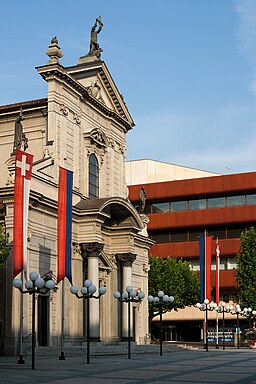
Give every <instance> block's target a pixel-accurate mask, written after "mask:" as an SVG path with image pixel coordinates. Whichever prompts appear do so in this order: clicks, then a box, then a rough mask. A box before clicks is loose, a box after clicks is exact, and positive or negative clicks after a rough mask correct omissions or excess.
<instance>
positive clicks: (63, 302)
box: [59, 278, 65, 360]
mask: <svg viewBox="0 0 256 384" xmlns="http://www.w3.org/2000/svg"><path fill="white" fill-rule="evenodd" d="M64 304H65V278H64V279H63V280H62V305H61V339H60V356H59V360H65V354H64V350H63V348H64V321H65V317H64V312H65V307H64Z"/></svg>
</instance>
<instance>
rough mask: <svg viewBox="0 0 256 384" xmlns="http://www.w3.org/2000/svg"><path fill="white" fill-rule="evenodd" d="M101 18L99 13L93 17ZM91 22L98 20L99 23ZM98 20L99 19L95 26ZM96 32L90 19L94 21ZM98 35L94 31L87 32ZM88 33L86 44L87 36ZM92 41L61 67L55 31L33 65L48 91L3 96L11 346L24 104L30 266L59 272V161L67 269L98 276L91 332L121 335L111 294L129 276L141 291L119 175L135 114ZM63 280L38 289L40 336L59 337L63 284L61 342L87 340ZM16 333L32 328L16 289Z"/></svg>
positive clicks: (136, 328) (0, 193)
mask: <svg viewBox="0 0 256 384" xmlns="http://www.w3.org/2000/svg"><path fill="white" fill-rule="evenodd" d="M98 22H99V20H98ZM96 26H97V23H96ZM101 27H102V26H101ZM94 32H95V28H94ZM94 40H95V36H94ZM92 43H93V44H92ZM101 51H102V50H101V49H100V48H99V45H98V43H97V44H96V45H95V41H93V42H91V47H90V52H89V54H88V55H86V56H83V57H81V58H80V59H79V60H78V62H77V65H74V66H70V67H63V66H62V64H61V62H60V58H61V57H62V56H63V54H62V52H61V50H60V47H59V44H58V40H57V38H56V37H55V38H53V39H52V41H51V44H50V46H49V48H48V50H47V52H46V53H47V55H48V56H49V60H48V61H47V63H46V64H45V65H43V66H40V67H37V71H38V73H39V75H40V76H41V77H42V81H46V82H47V84H48V93H47V97H46V98H44V99H37V100H32V101H25V102H20V103H16V104H11V105H6V106H0V146H1V153H0V159H1V178H0V204H1V211H0V220H1V223H2V224H3V225H4V227H5V231H6V233H7V235H8V240H9V246H10V255H9V258H8V260H7V267H6V271H1V273H2V279H1V290H0V302H1V307H2V308H3V310H1V313H0V322H1V323H0V326H1V332H0V347H1V352H2V353H6V354H8V353H13V352H15V351H16V352H17V350H18V347H19V333H20V306H21V297H20V296H21V294H20V292H19V291H18V290H15V289H13V288H12V278H13V250H12V244H13V204H14V168H15V148H14V131H15V122H16V121H17V118H18V116H19V115H20V113H21V111H22V115H23V120H22V122H21V123H22V133H23V136H22V140H23V144H22V145H23V149H26V151H27V152H29V153H32V154H33V155H34V163H33V171H32V179H31V190H30V200H29V214H28V238H27V240H28V247H27V260H28V273H29V272H31V271H37V272H38V273H39V274H40V275H41V276H45V275H47V274H49V273H50V274H51V275H52V276H53V279H55V278H56V276H57V256H58V255H57V218H58V170H59V167H60V166H61V167H63V168H66V169H68V170H70V171H72V172H73V193H72V279H73V284H75V285H77V286H78V287H82V286H83V282H84V280H85V279H87V278H89V279H91V280H92V283H93V284H94V285H95V286H96V287H97V288H99V287H101V286H105V287H106V288H107V293H106V294H105V295H104V296H103V297H102V298H101V300H91V303H90V306H91V309H90V313H91V322H90V336H91V337H92V340H95V341H96V340H97V341H99V340H101V341H102V342H106V343H110V342H114V341H119V340H122V339H126V338H127V336H128V325H127V319H128V313H127V311H128V309H127V307H128V306H127V305H126V304H121V303H119V302H118V301H117V300H115V299H114V298H113V292H114V291H116V290H119V291H120V292H124V291H125V288H126V286H128V285H132V286H133V287H134V289H135V290H136V291H143V292H144V293H145V295H146V296H147V289H148V288H147V287H148V250H149V248H150V247H151V245H152V244H153V242H152V240H150V239H149V238H148V236H147V229H146V224H147V217H146V216H145V215H144V214H139V213H138V212H137V211H136V210H135V208H134V207H133V206H132V204H131V203H130V201H129V199H128V193H127V185H126V177H125V160H126V159H125V152H126V134H127V132H128V131H130V130H131V129H132V128H133V126H134V122H133V120H132V117H131V115H130V113H129V111H128V109H127V106H126V104H125V102H124V100H123V97H122V96H121V94H120V93H119V91H118V89H117V87H116V85H115V82H114V80H113V78H112V77H111V74H110V72H109V70H108V68H107V66H106V64H105V63H104V62H103V61H102V60H101V58H100V54H101ZM69 289H70V284H69V282H68V280H65V282H64V283H60V284H58V289H57V291H56V292H53V293H50V294H49V295H48V296H46V297H40V295H39V296H38V297H37V304H36V307H37V309H36V335H37V340H36V342H37V345H42V346H43V345H48V346H53V345H54V346H57V345H60V338H61V317H62V315H61V310H62V297H63V295H62V290H64V297H65V306H64V308H65V314H64V317H65V322H64V336H65V342H66V343H69V344H71V345H79V344H82V343H83V342H84V341H85V340H86V326H85V322H86V320H85V319H86V310H85V305H84V303H83V302H84V300H78V299H77V298H76V297H75V296H74V295H71V294H70V292H69ZM23 296H24V297H23V301H24V302H23V335H24V340H25V341H26V340H27V341H29V340H30V336H31V297H30V295H23ZM131 318H132V320H133V324H132V333H133V338H134V340H135V341H136V342H137V343H139V344H143V343H145V342H146V339H147V334H148V312H147V300H146V299H144V300H142V301H141V303H134V304H133V308H132V316H131Z"/></svg>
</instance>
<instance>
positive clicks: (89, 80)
mask: <svg viewBox="0 0 256 384" xmlns="http://www.w3.org/2000/svg"><path fill="white" fill-rule="evenodd" d="M66 70H67V72H68V73H69V75H70V76H72V77H73V78H74V79H75V80H76V81H78V82H79V83H81V85H83V86H84V87H85V88H86V89H87V90H88V93H89V95H90V96H91V97H93V98H94V99H95V100H97V101H98V102H100V103H102V104H103V105H104V106H106V107H107V108H108V109H110V110H112V111H113V112H115V113H116V114H118V115H119V116H120V117H121V118H122V119H124V120H126V121H127V122H128V123H129V124H130V125H131V126H134V122H133V119H132V117H131V115H130V113H129V111H128V108H127V106H126V104H125V101H124V99H123V96H122V95H121V93H120V92H119V90H118V88H117V86H116V84H115V82H114V80H113V78H112V76H111V74H110V72H109V71H108V69H107V66H106V65H105V63H104V62H103V61H100V60H98V61H88V62H86V63H84V64H80V65H77V66H74V67H69V68H66Z"/></svg>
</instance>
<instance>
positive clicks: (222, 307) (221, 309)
mask: <svg viewBox="0 0 256 384" xmlns="http://www.w3.org/2000/svg"><path fill="white" fill-rule="evenodd" d="M233 310H234V307H233V305H226V303H225V302H224V301H222V302H221V304H219V305H218V306H217V307H216V311H217V312H218V313H222V333H223V340H222V349H223V350H224V349H225V313H232V311H233Z"/></svg>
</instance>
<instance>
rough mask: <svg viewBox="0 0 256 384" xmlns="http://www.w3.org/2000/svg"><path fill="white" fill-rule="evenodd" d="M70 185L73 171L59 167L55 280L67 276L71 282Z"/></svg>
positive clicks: (58, 280)
mask: <svg viewBox="0 0 256 384" xmlns="http://www.w3.org/2000/svg"><path fill="white" fill-rule="evenodd" d="M72 187H73V172H71V171H68V170H67V169H65V168H62V167H59V192H58V276H57V282H58V283H59V282H60V281H61V280H63V279H64V277H67V278H68V280H69V281H70V284H72V271H71V239H72Z"/></svg>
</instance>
